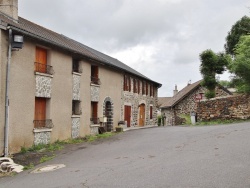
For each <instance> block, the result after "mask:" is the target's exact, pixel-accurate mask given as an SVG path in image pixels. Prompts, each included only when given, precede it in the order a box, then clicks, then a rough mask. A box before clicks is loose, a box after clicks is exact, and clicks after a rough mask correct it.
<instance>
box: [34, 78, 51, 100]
mask: <svg viewBox="0 0 250 188" xmlns="http://www.w3.org/2000/svg"><path fill="white" fill-rule="evenodd" d="M51 88H52V78H51V76H43V75H36V97H44V98H51Z"/></svg>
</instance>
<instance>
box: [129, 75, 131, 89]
mask: <svg viewBox="0 0 250 188" xmlns="http://www.w3.org/2000/svg"><path fill="white" fill-rule="evenodd" d="M128 79H129V80H128V82H129V91H131V78H130V77H128Z"/></svg>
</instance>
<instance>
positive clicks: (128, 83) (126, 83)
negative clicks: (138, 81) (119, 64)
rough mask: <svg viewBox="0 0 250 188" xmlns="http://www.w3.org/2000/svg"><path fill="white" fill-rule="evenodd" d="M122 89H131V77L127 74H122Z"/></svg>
mask: <svg viewBox="0 0 250 188" xmlns="http://www.w3.org/2000/svg"><path fill="white" fill-rule="evenodd" d="M123 90H124V91H131V79H130V77H129V76H127V75H124V85H123Z"/></svg>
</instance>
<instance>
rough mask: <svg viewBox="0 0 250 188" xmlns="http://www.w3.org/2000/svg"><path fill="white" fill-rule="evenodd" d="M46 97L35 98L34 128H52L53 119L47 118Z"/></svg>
mask: <svg viewBox="0 0 250 188" xmlns="http://www.w3.org/2000/svg"><path fill="white" fill-rule="evenodd" d="M47 100H49V99H46V98H42V97H36V98H35V117H34V121H33V122H34V128H45V127H46V128H52V127H53V124H52V120H51V119H47V118H46V116H47V115H46V109H47Z"/></svg>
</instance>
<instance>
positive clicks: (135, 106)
mask: <svg viewBox="0 0 250 188" xmlns="http://www.w3.org/2000/svg"><path fill="white" fill-rule="evenodd" d="M130 79H131V78H130ZM133 84H134V83H133V79H131V91H123V88H122V105H121V120H124V105H129V106H131V126H139V122H138V119H139V105H141V104H145V124H144V126H147V125H156V124H157V109H156V105H157V95H158V93H157V89H155V88H154V93H155V95H154V97H153V96H149V93H150V91H149V87H148V95H145V94H144V95H142V84H140V92H139V94H138V93H135V92H134V91H133V88H134V87H133V86H134V85H133ZM122 85H123V84H122ZM145 90H146V87H145ZM150 106H152V107H153V114H152V115H153V118H152V119H150Z"/></svg>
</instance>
